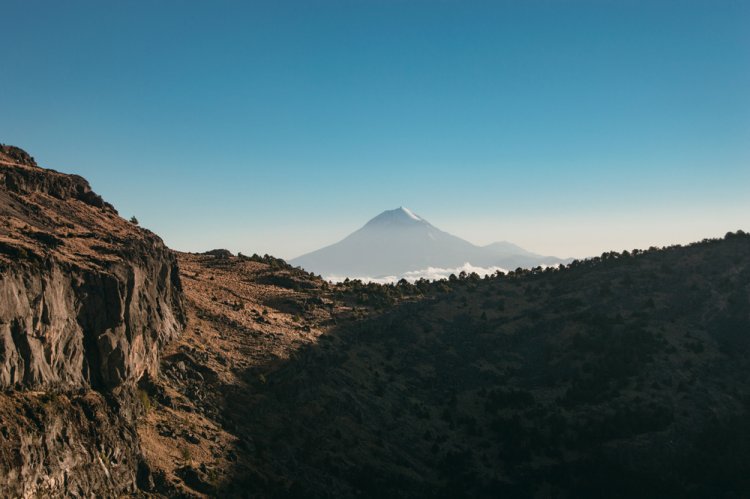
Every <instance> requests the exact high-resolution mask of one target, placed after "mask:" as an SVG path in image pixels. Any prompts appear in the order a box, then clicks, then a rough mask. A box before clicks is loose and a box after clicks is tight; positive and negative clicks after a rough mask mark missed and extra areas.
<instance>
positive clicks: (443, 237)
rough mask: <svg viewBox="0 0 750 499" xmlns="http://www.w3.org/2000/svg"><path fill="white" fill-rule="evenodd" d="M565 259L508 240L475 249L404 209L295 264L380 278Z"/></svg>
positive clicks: (387, 213) (386, 214)
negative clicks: (469, 266)
mask: <svg viewBox="0 0 750 499" xmlns="http://www.w3.org/2000/svg"><path fill="white" fill-rule="evenodd" d="M562 261H563V260H561V259H559V258H555V257H546V256H542V255H537V254H535V253H531V252H529V251H526V250H525V249H523V248H520V247H519V246H516V245H514V244H512V243H508V242H499V243H493V244H490V245H488V246H483V247H482V246H476V245H474V244H472V243H470V242H469V241H466V240H464V239H461V238H459V237H456V236H454V235H452V234H449V233H447V232H444V231H442V230H440V229H438V228H437V227H435V226H433V225H432V224H430V223H429V222H428V221H427V220H425V219H424V218H422V217H421V216H419V215H417V214H416V213H414V212H413V211H411V210H410V209H408V208H405V207H403V206H402V207H399V208H396V209H394V210H387V211H384V212H383V213H381V214H379V215H378V216H376V217H375V218H373V219H371V220H370V221H369V222H367V223H366V224H365V225H364V226H363V227H362V228H360V229H359V230H357V231H355V232H353V233H352V234H350V235H349V236H347V237H346V238H344V239H343V240H341V241H339V242H337V243H335V244H332V245H330V246H326V247H325V248H321V249H319V250H317V251H313V252H311V253H307V254H305V255H302V256H300V257H297V258H295V259H293V260H291V262H290V263H291V264H292V265H298V266H300V267H303V268H304V269H306V270H308V271H311V272H315V273H318V274H321V275H324V276H336V277H365V276H367V277H380V276H391V275H396V276H399V275H403V274H405V273H407V272H412V271H417V270H423V269H427V268H429V267H439V268H455V267H459V266H461V265H464V264H465V263H470V264H472V265H475V266H480V267H492V266H497V267H503V268H508V269H515V268H517V267H534V266H537V265H553V264H556V263H560V262H562Z"/></svg>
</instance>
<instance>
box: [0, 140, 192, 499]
mask: <svg viewBox="0 0 750 499" xmlns="http://www.w3.org/2000/svg"><path fill="white" fill-rule="evenodd" d="M184 323H185V314H184V309H183V304H182V288H181V283H180V279H179V274H178V270H177V262H176V259H175V257H174V255H173V254H172V252H171V251H170V250H169V249H168V248H167V247H166V246H165V245H164V244H163V242H162V241H161V239H160V238H158V237H157V236H156V235H155V234H153V233H151V232H149V231H147V230H145V229H142V228H139V227H137V226H136V225H134V224H132V223H130V222H128V221H126V220H124V219H122V218H121V217H119V215H118V214H117V212H116V211H115V209H114V208H113V207H112V206H111V205H109V204H108V203H106V202H104V201H103V200H102V198H101V197H100V196H98V195H97V194H96V193H94V192H93V191H92V190H91V188H90V186H89V184H88V183H87V182H86V181H85V180H84V179H83V178H81V177H78V176H75V175H66V174H62V173H58V172H55V171H52V170H46V169H43V168H39V167H38V166H36V163H35V162H34V160H33V158H31V156H29V155H28V154H26V153H25V152H23V151H22V150H20V149H17V148H10V147H9V146H2V147H0V388H3V389H4V390H5V393H4V394H3V395H0V414H2V418H0V433H2V436H3V438H2V439H0V440H1V441H2V443H0V483H2V484H4V486H7V487H10V489H8V490H5V491H4V492H5V493H8V494H10V495H12V496H33V495H38V494H41V495H55V496H57V495H62V494H70V495H81V496H90V495H99V494H105V495H107V494H110V493H120V492H127V491H132V490H135V482H136V475H137V466H138V462H139V459H140V458H139V456H140V448H139V444H138V439H137V434H136V433H135V432H134V430H133V423H134V420H135V418H136V417H137V416H138V414H139V412H140V411H141V408H140V405H139V401H138V399H137V397H135V395H134V394H135V390H136V389H135V385H136V383H137V382H138V380H140V379H141V378H143V376H144V375H147V374H150V375H152V376H156V375H157V373H158V366H159V362H158V357H159V349H160V347H161V346H162V345H163V344H164V343H166V342H167V341H169V340H170V339H172V338H174V337H175V336H176V335H177V334H179V333H180V331H181V330H182V329H183V327H184Z"/></svg>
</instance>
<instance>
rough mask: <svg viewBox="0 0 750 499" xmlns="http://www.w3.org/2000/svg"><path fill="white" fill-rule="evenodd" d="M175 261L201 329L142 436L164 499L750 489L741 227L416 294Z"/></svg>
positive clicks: (249, 262)
mask: <svg viewBox="0 0 750 499" xmlns="http://www.w3.org/2000/svg"><path fill="white" fill-rule="evenodd" d="M180 262H181V267H182V268H184V269H186V277H185V287H186V294H187V296H188V310H189V314H190V315H191V321H190V322H191V327H189V328H188V330H187V332H186V334H185V335H184V336H183V337H181V338H180V339H179V340H177V341H176V342H174V343H173V344H172V345H170V347H169V348H170V352H173V353H170V354H169V355H167V356H166V357H165V359H164V369H163V370H164V372H166V373H168V375H167V376H166V377H165V378H164V379H163V380H162V381H160V385H159V386H155V387H154V388H153V395H152V396H153V398H154V400H156V401H157V402H158V403H155V404H154V408H153V409H152V411H151V412H150V413H149V416H148V420H147V421H146V423H145V424H144V426H143V427H142V428H141V429H140V432H141V434H143V435H146V434H147V435H150V437H149V438H146V437H144V442H147V441H148V442H149V443H148V444H144V445H146V446H147V455H149V456H154V457H153V460H154V461H153V462H155V463H157V464H152V467H153V469H154V470H156V471H155V473H156V475H157V476H158V477H160V479H159V480H158V482H159V483H161V484H162V487H163V488H162V489H160V490H162V491H163V492H165V493H167V494H169V495H175V494H177V493H184V494H195V495H204V494H208V495H214V496H219V497H233V496H240V497H344V496H346V497H352V496H361V497H535V496H540V497H548V496H549V497H676V496H677V497H707V496H710V497H742V496H743V495H744V493H745V492H746V491H747V490H748V486H750V483H749V482H748V478H747V477H748V476H750V466H749V465H748V463H750V460H748V459H747V456H749V455H750V439H748V435H750V427H749V426H748V421H750V418H749V417H750V412H748V411H749V410H750V404H748V401H749V400H750V389H749V388H748V387H750V361H748V358H750V357H748V354H749V353H750V237H748V236H747V235H744V234H736V235H734V234H732V235H730V236H728V237H727V238H726V239H725V240H720V241H719V240H713V241H705V242H702V243H698V244H695V245H691V246H689V247H674V248H669V249H664V250H658V251H657V250H653V251H646V252H637V253H636V254H630V253H626V254H615V253H607V254H605V255H603V256H602V257H598V258H595V259H591V260H589V261H586V262H574V263H573V264H571V265H570V266H569V267H568V268H566V269H564V270H559V271H558V270H552V269H550V270H547V271H543V272H538V271H534V272H520V273H513V274H511V275H508V276H498V277H495V278H492V279H480V278H479V277H478V276H475V275H468V276H466V277H464V278H462V279H456V280H451V281H443V282H436V283H424V282H421V283H418V284H417V285H403V284H401V285H395V286H379V285H373V284H370V285H367V284H362V283H359V282H356V281H355V282H349V283H345V284H344V283H342V284H338V285H333V286H329V285H327V284H325V283H324V282H322V281H321V280H320V279H317V278H313V277H311V276H309V275H306V274H304V273H303V272H301V271H299V270H295V269H292V268H289V267H287V266H285V265H284V264H283V262H279V261H276V260H274V259H271V258H265V259H261V258H253V259H247V258H239V257H232V256H228V255H226V254H225V253H221V252H218V253H216V254H210V255H180ZM193 316H194V317H195V319H194V320H193V319H192V317H193ZM193 326H195V327H193ZM162 400H165V402H162ZM165 453H166V454H168V455H169V457H168V458H166V459H163V458H161V459H160V458H159V457H158V456H163V455H164V454H165ZM169 453H171V454H169ZM149 462H152V461H149Z"/></svg>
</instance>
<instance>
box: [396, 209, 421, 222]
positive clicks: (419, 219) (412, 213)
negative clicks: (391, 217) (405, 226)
mask: <svg viewBox="0 0 750 499" xmlns="http://www.w3.org/2000/svg"><path fill="white" fill-rule="evenodd" d="M399 210H401V211H403V212H404V213H406V215H407V216H408V217H409V218H411V219H413V220H417V221H421V220H422V219H421V218H419V217H418V216H417V215H416V214H414V212H413V211H411V210H410V209H409V208H405V207H404V206H401V207H399Z"/></svg>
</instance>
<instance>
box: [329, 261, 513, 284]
mask: <svg viewBox="0 0 750 499" xmlns="http://www.w3.org/2000/svg"><path fill="white" fill-rule="evenodd" d="M498 270H500V271H502V272H507V270H506V269H504V268H502V267H475V266H474V265H472V264H470V263H468V262H467V263H464V264H463V265H461V266H460V267H455V268H440V267H427V268H426V269H422V270H412V271H409V272H406V273H404V274H401V275H390V276H383V277H367V276H335V275H328V276H323V277H324V279H326V280H327V281H331V282H341V281H343V280H344V279H346V278H347V277H348V278H349V279H359V280H361V281H363V282H375V283H378V284H394V283H396V282H398V281H400V280H401V279H406V280H407V281H409V282H414V281H417V280H419V279H423V278H424V279H428V280H430V281H436V280H440V279H447V278H448V276H450V275H451V274H455V275H458V274H460V273H461V272H466V273H467V274H471V273H472V272H476V273H477V274H479V275H480V276H482V277H484V276H485V275H489V274H494V273H495V272H497V271H498Z"/></svg>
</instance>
